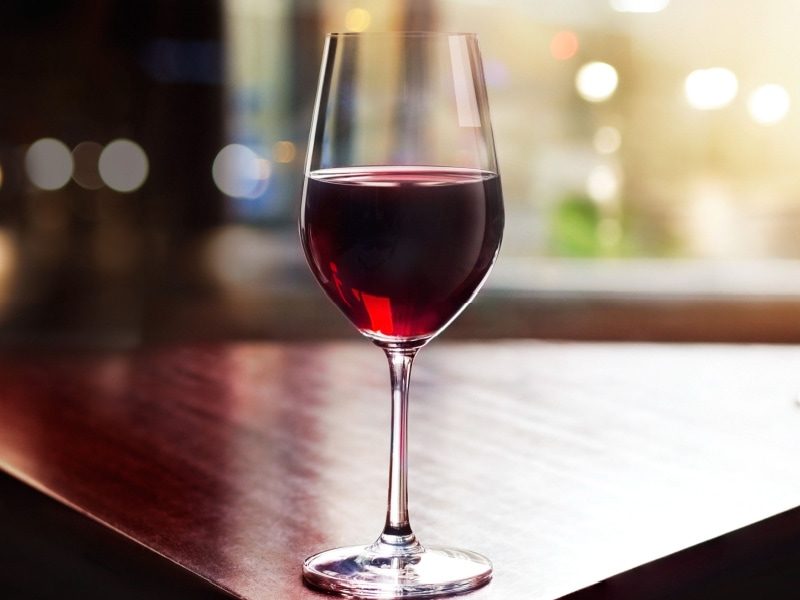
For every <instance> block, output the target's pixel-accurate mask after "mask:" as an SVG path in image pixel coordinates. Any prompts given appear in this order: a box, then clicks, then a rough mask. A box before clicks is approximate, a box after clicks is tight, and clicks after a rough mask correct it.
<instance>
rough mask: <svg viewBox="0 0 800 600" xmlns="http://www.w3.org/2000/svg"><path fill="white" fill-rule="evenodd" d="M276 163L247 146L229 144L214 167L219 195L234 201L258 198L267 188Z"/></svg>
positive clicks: (213, 171) (218, 155)
mask: <svg viewBox="0 0 800 600" xmlns="http://www.w3.org/2000/svg"><path fill="white" fill-rule="evenodd" d="M271 173H272V163H270V161H268V160H267V159H266V158H262V157H260V156H259V155H258V154H256V153H255V152H254V151H253V150H252V149H250V148H248V147H247V146H245V145H243V144H228V145H227V146H225V147H224V148H223V149H222V150H220V151H219V153H218V154H217V156H216V158H215V159H214V164H213V165H212V166H211V176H212V178H213V179H214V183H215V184H216V186H217V188H219V191H221V192H222V193H223V194H225V195H226V196H231V197H232V198H257V197H258V196H260V195H261V194H262V193H263V192H264V189H265V188H266V184H267V181H268V180H269V177H270V175H271Z"/></svg>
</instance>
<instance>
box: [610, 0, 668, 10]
mask: <svg viewBox="0 0 800 600" xmlns="http://www.w3.org/2000/svg"><path fill="white" fill-rule="evenodd" d="M667 6H669V0H611V8H613V9H614V10H615V11H617V12H629V13H657V12H661V11H662V10H664V9H665V8H667Z"/></svg>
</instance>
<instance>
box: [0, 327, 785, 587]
mask: <svg viewBox="0 0 800 600" xmlns="http://www.w3.org/2000/svg"><path fill="white" fill-rule="evenodd" d="M798 365H800V348H798V347H795V346H724V345H680V344H675V345H668V344H605V343H567V342H565V343H537V342H531V341H524V342H523V341H519V342H514V341H507V342H495V343H452V342H450V343H446V342H444V341H440V342H434V343H433V344H432V345H431V346H430V347H428V348H426V349H425V350H424V351H423V352H421V353H420V355H419V357H418V359H417V363H416V365H415V368H414V373H413V376H412V385H411V393H412V405H411V410H410V426H411V431H410V445H411V447H410V457H409V460H410V469H411V471H410V482H409V486H410V510H411V518H412V524H413V525H414V527H415V530H416V532H417V534H418V535H419V536H420V538H421V539H422V541H423V542H428V543H431V544H443V543H447V544H453V545H458V546H464V547H469V548H471V549H474V550H477V551H479V552H482V553H484V554H486V555H488V556H489V557H490V558H492V560H493V561H494V563H495V579H494V581H493V582H492V583H491V584H490V585H489V586H488V587H487V588H485V589H482V590H479V591H477V592H475V593H474V594H473V595H471V596H470V597H473V598H475V599H476V600H486V599H500V598H504V599H505V598H523V597H524V598H533V599H537V598H538V599H547V600H550V599H554V598H559V597H562V596H564V595H566V594H569V593H572V592H575V591H577V590H580V589H582V588H586V587H587V586H592V585H593V584H594V583H595V582H597V581H600V580H605V579H608V578H609V577H612V576H614V575H616V574H619V573H623V572H625V571H627V570H629V569H634V568H636V567H639V566H640V565H644V564H647V563H650V562H651V561H654V560H657V559H659V558H661V557H665V556H667V555H670V554H672V553H675V552H677V551H681V550H683V549H685V548H689V547H691V546H693V545H695V544H699V543H702V542H705V541H707V540H710V539H712V538H715V537H716V536H719V535H722V534H726V533H728V532H731V531H733V530H735V529H738V528H741V527H743V526H746V525H749V524H751V523H755V522H756V521H759V520H761V519H765V518H767V517H770V516H772V515H776V514H778V513H781V512H782V511H786V510H789V509H792V508H793V507H795V506H797V505H799V504H800V470H798V469H797V468H796V466H795V464H794V460H795V457H797V456H800V406H798V405H797V404H796V401H795V400H796V395H797V393H798V392H800V375H799V374H798V373H800V370H798ZM388 420H389V393H388V371H387V367H386V365H385V360H384V358H383V356H382V355H381V352H380V351H379V350H377V349H376V348H374V347H372V346H371V345H370V344H368V343H367V342H363V341H360V340H359V341H356V342H353V343H350V342H335V343H309V344H300V343H297V344H278V343H250V344H248V343H239V344H213V345H174V346H159V347H150V348H145V349H140V350H136V351H125V352H113V353H108V352H104V353H100V352H98V353H80V354H66V353H58V352H52V353H49V354H48V353H44V354H43V353H41V352H39V353H29V354H24V353H19V352H17V353H11V352H7V353H6V354H4V355H3V356H2V361H0V468H2V469H4V470H5V471H7V472H9V473H11V474H12V475H14V476H16V477H18V478H19V479H22V480H23V481H25V482H27V483H29V484H31V485H32V486H34V487H36V488H38V489H39V490H42V491H44V492H45V493H47V494H49V495H51V496H53V497H55V498H58V499H59V500H61V501H62V502H64V503H66V504H68V505H69V506H72V507H74V508H76V509H78V510H79V511H81V512H83V513H85V514H87V515H89V516H91V517H92V518H94V519H96V520H98V521H100V522H102V523H105V524H107V525H108V526H109V527H111V528H113V529H114V530H117V531H119V532H121V533H123V534H124V535H126V536H129V537H131V538H133V539H135V540H137V541H139V542H140V543H141V544H143V545H144V546H146V547H148V548H150V549H152V550H154V551H155V552H157V553H158V554H161V555H163V556H164V557H167V558H168V559H170V560H172V561H174V562H176V563H178V564H179V565H182V566H184V567H186V568H187V569H189V570H191V571H193V572H194V573H197V574H198V575H199V576H201V577H203V578H205V579H208V580H209V581H211V582H213V583H215V584H216V585H218V586H219V587H221V588H222V589H224V590H227V591H229V592H230V593H232V594H233V595H235V596H238V597H241V598H247V599H252V600H260V599H267V598H286V599H290V600H291V599H299V600H304V599H310V598H318V597H319V595H318V594H316V593H315V592H313V591H311V590H308V589H306V588H305V587H304V586H303V585H302V583H301V580H300V563H301V561H302V559H303V558H304V557H305V556H306V555H308V554H311V553H312V552H315V551H317V550H320V549H323V548H326V547H330V546H334V545H341V544H357V543H362V542H363V543H369V542H371V541H372V539H373V538H374V537H376V536H377V534H378V532H379V529H380V527H381V525H382V522H383V518H384V510H385V501H386V476H387V473H386V470H387V466H388V428H389V423H388Z"/></svg>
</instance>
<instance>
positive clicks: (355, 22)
mask: <svg viewBox="0 0 800 600" xmlns="http://www.w3.org/2000/svg"><path fill="white" fill-rule="evenodd" d="M370 21H372V17H371V16H370V14H369V12H368V11H366V10H364V9H363V8H351V9H350V10H348V11H347V14H346V15H345V17H344V26H345V27H346V28H347V31H366V30H367V28H368V27H369V24H370Z"/></svg>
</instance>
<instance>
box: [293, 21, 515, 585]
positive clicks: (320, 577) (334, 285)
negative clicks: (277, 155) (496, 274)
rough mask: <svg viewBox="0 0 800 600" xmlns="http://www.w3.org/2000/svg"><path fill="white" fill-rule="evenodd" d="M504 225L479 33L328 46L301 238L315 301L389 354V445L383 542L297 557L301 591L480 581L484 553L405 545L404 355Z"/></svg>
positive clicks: (485, 264)
mask: <svg viewBox="0 0 800 600" xmlns="http://www.w3.org/2000/svg"><path fill="white" fill-rule="evenodd" d="M503 225H504V209H503V200H502V188H501V184H500V176H499V171H498V169H497V163H496V158H495V149H494V141H493V136H492V129H491V120H490V118H489V110H488V101H487V94H486V88H485V84H484V78H483V70H482V65H481V58H480V51H479V48H478V40H477V36H476V35H475V34H449V33H434V32H395V33H385V34H379V33H366V34H330V35H328V36H327V37H326V43H325V50H324V53H323V59H322V67H321V72H320V82H319V87H318V90H317V98H316V104H315V109H314V116H313V121H312V126H311V133H310V139H309V147H308V155H307V159H306V168H305V183H304V187H303V198H302V205H301V210H300V222H299V226H300V237H301V241H302V244H303V249H304V251H305V255H306V258H307V261H308V264H309V266H310V268H311V271H312V273H313V274H314V276H315V278H316V279H317V281H318V282H319V284H320V286H321V287H322V289H323V291H324V292H325V294H326V295H327V296H328V298H329V299H330V300H331V301H332V302H333V304H334V305H336V306H337V307H338V308H339V309H340V311H341V312H342V313H343V314H344V315H345V317H346V318H347V319H348V320H349V321H350V322H351V323H352V324H353V325H354V326H355V327H356V328H357V329H358V330H359V331H360V332H361V333H362V334H363V335H365V336H366V337H367V338H369V339H370V340H371V341H372V342H373V343H375V344H376V345H377V346H379V347H380V348H382V349H383V350H384V352H385V353H386V356H387V358H388V360H389V366H390V376H391V390H392V435H391V444H390V469H389V499H388V507H387V516H386V523H385V526H384V529H383V531H382V533H381V535H380V536H379V538H378V540H377V541H376V542H375V543H373V544H371V545H367V546H354V547H348V548H339V549H334V550H326V551H324V552H321V553H319V554H316V555H314V556H312V557H310V558H308V559H306V561H305V563H304V565H303V575H304V578H305V580H306V582H307V583H309V584H310V585H312V586H314V587H318V588H321V589H324V590H327V591H330V592H336V593H341V594H344V595H349V596H355V597H365V598H391V597H397V596H401V597H429V596H437V595H443V594H451V593H460V592H464V591H468V590H471V589H474V588H476V587H479V586H481V585H484V584H486V583H487V582H488V581H489V580H490V578H491V574H492V566H491V563H490V562H489V560H488V559H486V558H484V557H483V556H481V555H479V554H476V553H474V552H471V551H468V550H461V549H453V548H428V547H425V546H423V545H422V544H420V542H419V541H418V540H417V539H416V536H415V535H414V533H413V531H412V529H411V526H410V522H409V518H408V502H407V485H406V482H407V460H406V454H407V452H406V450H407V433H406V432H407V412H408V387H409V382H410V373H411V366H412V362H413V360H414V357H415V355H416V353H417V351H418V350H419V349H420V348H422V347H423V346H424V345H425V344H427V343H428V342H429V341H430V340H431V339H433V338H434V337H435V336H436V335H437V334H439V333H440V332H441V331H442V330H444V329H445V328H446V327H447V326H448V324H449V323H450V322H452V320H453V319H455V318H456V317H457V316H458V314H459V313H460V312H461V311H462V310H463V309H464V308H465V307H466V306H467V305H468V304H469V302H470V301H471V300H472V298H473V297H474V296H475V294H476V293H477V292H478V290H479V289H480V287H481V286H482V284H483V283H484V281H485V280H486V278H487V277H488V275H489V272H490V270H491V268H492V265H493V264H494V262H495V260H496V257H497V253H498V251H499V248H500V243H501V239H502V235H503Z"/></svg>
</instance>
